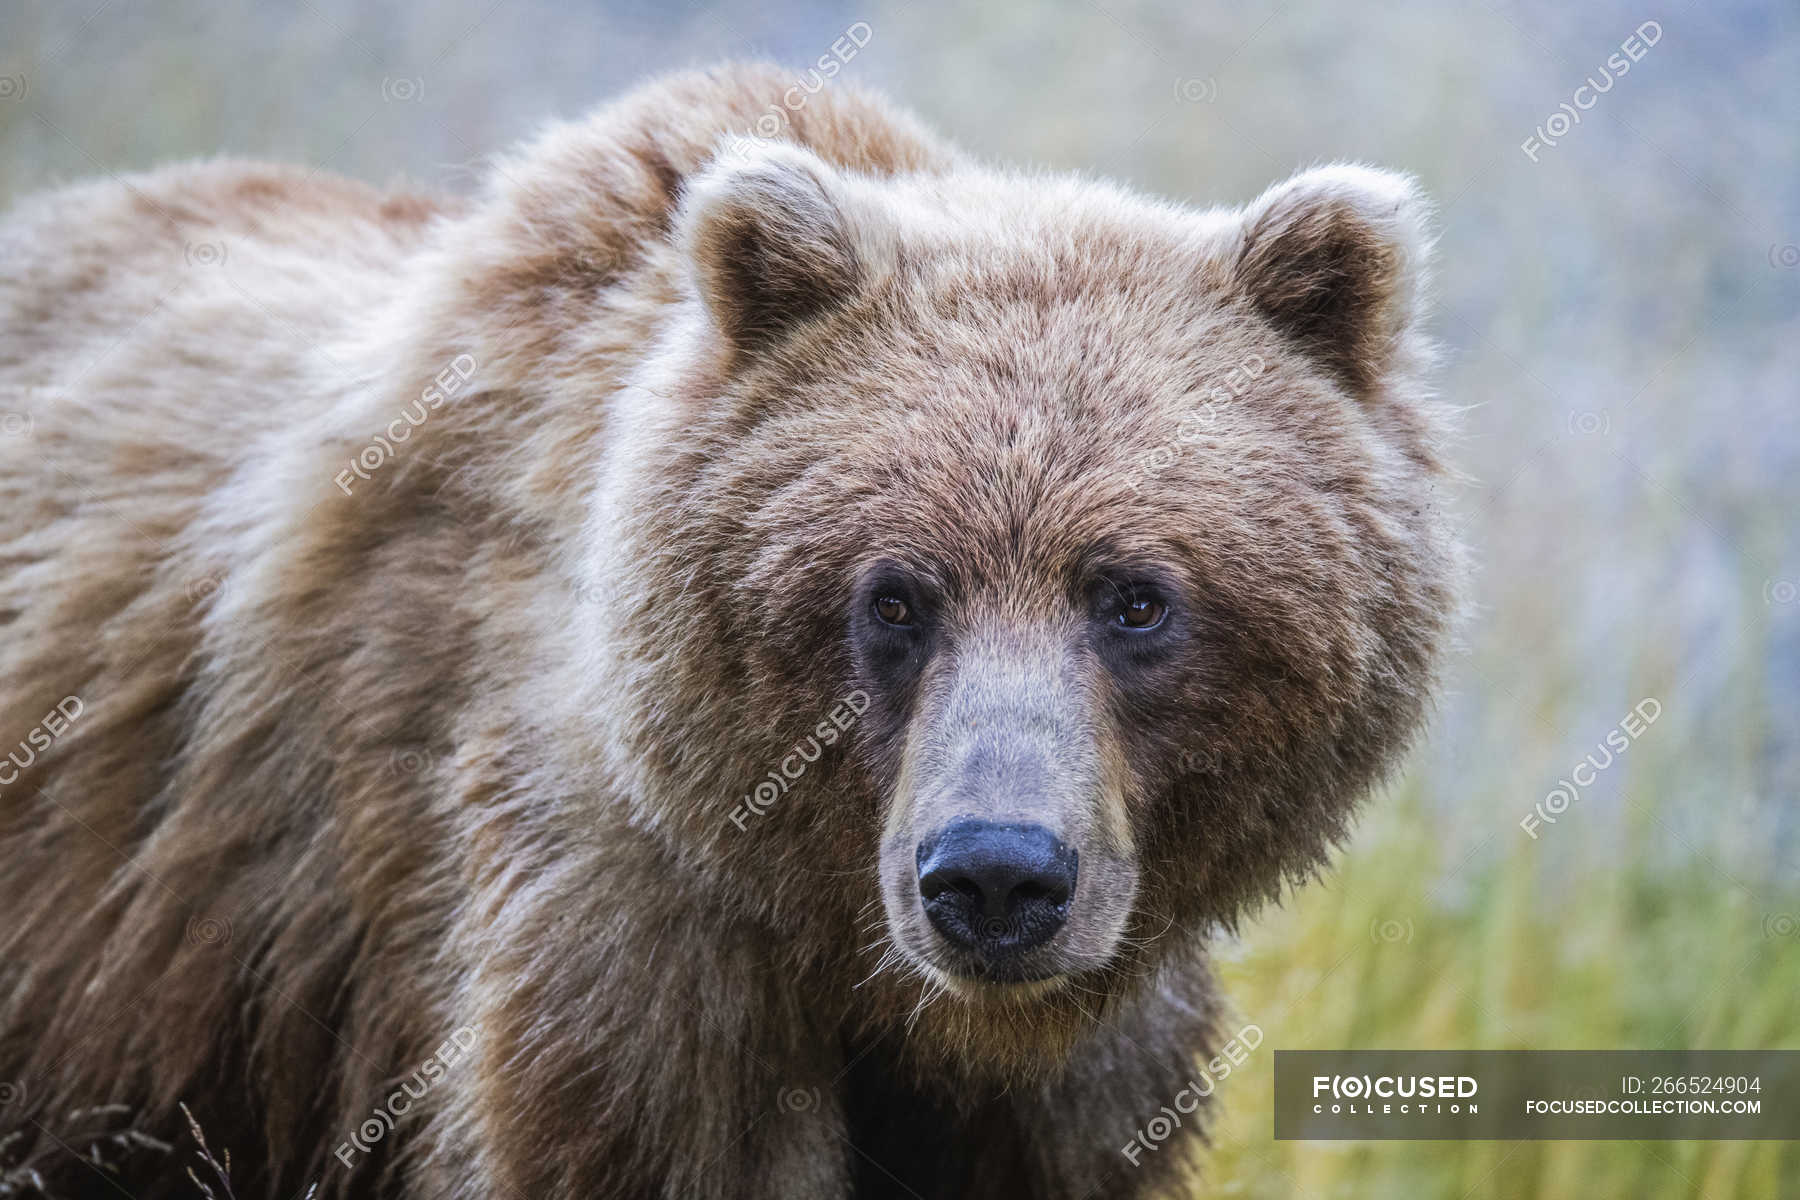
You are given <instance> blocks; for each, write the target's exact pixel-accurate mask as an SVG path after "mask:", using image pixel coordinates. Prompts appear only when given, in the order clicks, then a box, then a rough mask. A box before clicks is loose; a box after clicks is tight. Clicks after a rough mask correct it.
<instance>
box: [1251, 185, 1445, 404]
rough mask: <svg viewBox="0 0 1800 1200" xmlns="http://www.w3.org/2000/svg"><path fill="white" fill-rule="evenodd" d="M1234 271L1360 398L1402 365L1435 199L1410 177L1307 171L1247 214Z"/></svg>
mask: <svg viewBox="0 0 1800 1200" xmlns="http://www.w3.org/2000/svg"><path fill="white" fill-rule="evenodd" d="M1242 221H1243V230H1242V241H1241V243H1240V245H1239V247H1238V251H1237V257H1236V261H1235V263H1234V265H1233V269H1232V275H1233V280H1234V283H1235V285H1236V286H1238V287H1240V288H1242V289H1243V291H1244V292H1245V293H1246V294H1247V295H1248V296H1249V298H1250V300H1251V301H1252V303H1254V304H1255V306H1256V308H1257V309H1258V310H1259V311H1260V312H1261V313H1262V314H1263V316H1264V317H1266V318H1267V319H1268V321H1269V322H1270V324H1272V325H1273V326H1274V327H1275V328H1276V329H1277V330H1278V331H1280V332H1281V333H1282V334H1284V335H1285V336H1287V337H1288V338H1289V339H1290V340H1291V341H1292V342H1293V343H1294V344H1295V345H1296V346H1297V347H1298V348H1299V349H1300V350H1301V351H1302V352H1303V353H1305V354H1307V355H1309V356H1310V357H1311V358H1312V359H1313V360H1314V361H1315V362H1317V363H1319V364H1320V365H1321V366H1323V367H1324V368H1325V369H1326V370H1327V371H1329V372H1330V373H1331V374H1332V375H1334V376H1336V377H1337V378H1338V379H1339V380H1340V381H1341V382H1342V383H1344V384H1345V385H1346V386H1347V387H1349V388H1350V389H1351V390H1352V391H1353V392H1356V393H1357V394H1359V395H1366V394H1368V393H1369V392H1370V390H1371V389H1373V388H1374V387H1375V386H1376V385H1377V384H1378V383H1379V382H1380V380H1381V379H1382V377H1383V376H1384V375H1385V374H1386V373H1387V371H1388V370H1389V368H1390V367H1391V366H1392V365H1393V364H1394V361H1395V355H1396V353H1397V352H1398V351H1399V349H1400V348H1401V345H1402V343H1403V340H1404V338H1405V337H1406V335H1407V334H1408V333H1409V332H1410V331H1411V328H1412V326H1413V323H1414V321H1415V319H1416V317H1417V308H1418V304H1419V293H1420V290H1421V288H1422V284H1423V275H1424V271H1425V261H1426V257H1427V254H1428V252H1429V248H1430V243H1429V238H1428V235H1427V232H1426V228H1427V224H1428V206H1427V204H1426V202H1425V199H1424V197H1423V195H1422V194H1421V193H1420V191H1419V188H1418V185H1417V184H1416V183H1414V182H1413V180H1412V179H1411V178H1409V177H1407V176H1405V175H1399V174H1395V173H1393V172H1390V171H1378V170H1375V169H1373V168H1370V167H1359V166H1348V165H1340V166H1330V167H1317V168H1314V169H1312V170H1310V171H1303V172H1301V173H1300V174H1298V175H1296V176H1294V177H1293V178H1292V179H1290V180H1288V181H1287V182H1286V183H1281V184H1277V185H1276V186H1274V187H1272V188H1270V189H1269V190H1268V191H1266V192H1264V193H1263V194H1262V195H1261V196H1260V197H1258V198H1257V199H1256V200H1255V201H1254V202H1253V203H1251V204H1250V205H1248V206H1247V207H1246V208H1245V209H1244V210H1243V213H1242Z"/></svg>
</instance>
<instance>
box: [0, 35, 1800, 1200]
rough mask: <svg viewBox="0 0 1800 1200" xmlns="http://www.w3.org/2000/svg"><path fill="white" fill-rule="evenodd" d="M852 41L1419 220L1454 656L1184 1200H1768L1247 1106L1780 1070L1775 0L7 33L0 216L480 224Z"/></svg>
mask: <svg viewBox="0 0 1800 1200" xmlns="http://www.w3.org/2000/svg"><path fill="white" fill-rule="evenodd" d="M857 22H863V23H865V24H866V26H867V31H866V38H865V37H864V35H862V34H861V33H859V38H863V40H866V45H864V46H863V48H862V49H861V50H860V52H858V53H857V55H856V57H855V58H854V59H853V60H852V61H851V62H849V63H848V64H847V65H845V66H844V68H843V70H842V72H841V74H840V76H839V79H840V80H854V81H855V82H857V83H862V84H870V85H874V86H877V87H880V88H883V89H885V90H887V91H889V92H890V93H892V94H893V95H894V96H895V97H896V98H898V99H900V100H902V101H904V102H905V103H907V104H909V105H911V106H912V107H914V108H915V109H916V110H917V111H919V112H920V113H921V114H922V115H923V116H924V117H926V118H927V119H928V120H929V121H930V122H931V123H933V124H935V125H936V126H938V127H939V128H940V129H942V130H943V131H944V132H946V133H948V134H949V135H950V136H951V137H953V138H955V139H957V140H959V141H960V142H962V143H963V144H964V145H965V146H967V147H968V148H970V149H972V150H974V151H976V152H978V153H981V154H983V155H986V156H990V157H994V158H1002V159H1007V160H1011V161H1015V162H1020V163H1030V164H1042V165H1048V166H1053V167H1059V168H1067V169H1073V170H1080V171H1085V172H1090V173H1094V174H1101V175H1107V176H1112V177H1116V178H1118V179H1121V180H1124V181H1126V182H1129V183H1131V184H1133V185H1136V186H1137V187H1140V188H1142V189H1145V190H1147V191H1151V192H1155V193H1159V194H1162V195H1165V196H1169V197H1173V198H1177V199H1180V200H1183V201H1188V202H1192V203H1196V204H1215V203H1216V204H1235V203H1240V202H1242V201H1245V200H1247V199H1249V198H1250V197H1252V196H1254V195H1255V194H1256V193H1257V192H1259V191H1260V190H1261V189H1262V188H1264V187H1265V186H1266V185H1268V184H1269V183H1271V182H1274V181H1276V180H1278V179H1281V178H1283V177H1285V176H1286V175H1288V174H1289V173H1290V172H1291V171H1293V170H1294V169H1295V168H1297V167H1301V166H1304V165H1307V164H1310V163H1314V162H1319V161H1324V160H1332V159H1358V160H1364V161H1368V162H1373V163H1377V164H1381V165H1385V166H1390V167H1396V168H1401V169H1405V170H1409V171H1412V172H1415V173H1416V174H1418V175H1419V176H1420V177H1421V179H1422V180H1423V181H1424V183H1425V185H1426V187H1427V188H1428V190H1429V191H1430V192H1431V193H1432V194H1433V195H1434V196H1435V197H1436V198H1437V202H1438V205H1439V210H1440V216H1439V223H1440V230H1441V240H1440V242H1439V246H1438V283H1437V289H1436V292H1437V297H1438V304H1437V311H1436V313H1435V315H1434V317H1433V323H1434V327H1435V330H1436V333H1437V335H1438V336H1439V338H1440V339H1441V340H1442V342H1443V343H1444V345H1445V348H1446V351H1447V354H1446V363H1445V370H1444V372H1443V374H1442V377H1441V378H1442V387H1443V391H1444V392H1445V394H1446V395H1447V396H1448V397H1449V398H1450V399H1451V400H1452V401H1454V402H1455V403H1456V404H1457V405H1459V406H1462V407H1464V408H1465V409H1466V411H1465V412H1464V414H1463V426H1462V428H1463V434H1464V438H1463V443H1462V446H1461V448H1460V450H1459V452H1458V456H1459V458H1460V461H1461V462H1462V464H1463V465H1464V466H1465V468H1466V470H1467V474H1468V478H1467V480H1466V482H1465V483H1464V485H1463V486H1462V487H1461V489H1460V492H1461V494H1460V496H1459V497H1458V505H1459V511H1460V519H1461V520H1462V521H1463V523H1464V524H1465V526H1466V531H1467V536H1468V538H1469V540H1470V541H1471V543H1472V544H1473V545H1474V546H1475V548H1476V551H1477V563H1476V579H1475V587H1474V594H1475V597H1476V602H1477V603H1476V607H1475V609H1474V612H1473V614H1472V617H1471V620H1470V622H1469V625H1468V629H1467V634H1466V643H1467V645H1466V647H1465V649H1464V651H1463V652H1462V653H1461V654H1460V655H1459V656H1458V657H1457V659H1456V661H1455V663H1454V665H1453V668H1452V674H1451V689H1450V691H1449V694H1448V695H1447V697H1446V699H1445V701H1444V703H1443V705H1442V708H1441V710H1440V712H1439V714H1438V717H1437V720H1436V723H1435V726H1434V729H1433V732H1432V735H1431V736H1430V738H1429V740H1428V741H1427V742H1426V743H1425V744H1424V746H1423V747H1422V748H1421V749H1420V751H1419V752H1418V753H1417V754H1416V755H1415V756H1414V758H1413V761H1412V762H1411V764H1410V766H1409V769H1408V770H1407V772H1406V773H1405V775H1404V776H1403V777H1402V779H1401V780H1399V781H1398V782H1397V783H1396V784H1395V786H1394V787H1392V788H1391V789H1390V790H1389V791H1388V792H1387V793H1385V794H1384V795H1382V796H1380V797H1378V798H1376V799H1375V800H1374V801H1373V802H1371V804H1370V806H1369V807H1368V809H1367V814H1366V816H1365V819H1364V821H1363V824H1362V827H1361V830H1360V832H1359V834H1358V836H1357V838H1356V840H1355V842H1354V843H1353V845H1352V846H1351V847H1350V848H1349V849H1348V850H1347V851H1346V852H1345V853H1344V855H1343V856H1342V858H1341V862H1340V865H1339V868H1338V869H1337V870H1336V871H1335V872H1334V873H1333V874H1332V876H1331V877H1330V878H1328V879H1326V880H1324V881H1322V882H1320V883H1315V884H1313V885H1312V886H1310V887H1308V888H1305V889H1302V890H1301V891H1299V892H1297V893H1295V894H1294V895H1293V896H1292V897H1291V898H1290V899H1289V900H1288V901H1287V902H1286V903H1285V904H1284V905H1283V906H1282V907H1280V908H1279V909H1273V910H1270V911H1269V912H1267V913H1265V914H1264V915H1263V916H1262V918H1261V919H1259V920H1258V921H1257V922H1256V923H1255V924H1254V925H1252V926H1250V927H1248V928H1246V929H1245V930H1244V931H1243V934H1242V936H1241V938H1240V939H1237V940H1227V941H1224V942H1223V943H1222V944H1221V949H1220V954H1221V957H1222V958H1223V959H1224V963H1223V966H1224V974H1225V976H1226V983H1227V985H1228V988H1229V990H1230V993H1231V997H1232V1001H1233V1003H1234V1005H1235V1007H1236V1009H1237V1011H1238V1013H1239V1014H1240V1023H1241V1022H1252V1023H1255V1024H1256V1025H1258V1026H1259V1027H1260V1028H1261V1029H1262V1030H1263V1032H1264V1042H1263V1046H1262V1048H1261V1049H1259V1050H1258V1051H1256V1052H1255V1053H1254V1054H1253V1055H1252V1057H1251V1058H1250V1060H1249V1062H1248V1063H1247V1064H1246V1065H1245V1067H1244V1068H1243V1069H1241V1070H1239V1071H1237V1072H1235V1073H1234V1074H1233V1075H1232V1077H1231V1078H1230V1079H1229V1080H1227V1081H1226V1082H1225V1083H1224V1084H1223V1085H1222V1088H1221V1093H1222V1096H1223V1100H1224V1115H1223V1117H1222V1119H1221V1121H1220V1123H1219V1126H1218V1128H1217V1131H1216V1135H1215V1141H1216V1146H1215V1149H1214V1152H1213V1153H1212V1154H1211V1155H1210V1158H1209V1162H1208V1165H1207V1169H1206V1176H1205V1179H1204V1182H1203V1183H1201V1184H1197V1185H1196V1189H1195V1194H1197V1195H1198V1194H1208V1195H1211V1194H1223V1195H1245V1196H1258V1197H1260V1196H1289V1195H1292V1196H1301V1197H1320V1198H1323V1197H1371V1198H1373V1197H1380V1198H1383V1200H1386V1198H1388V1197H1395V1196H1402V1197H1412V1196H1424V1197H1439V1196H1444V1197H1529V1196H1554V1197H1561V1196H1583V1197H1590V1196H1591V1197H1690V1196H1707V1197H1741V1196H1742V1197H1773V1196H1777V1195H1797V1194H1800V1147H1796V1146H1794V1145H1791V1144H1783V1143H1771V1142H1764V1143H1753V1142H1714V1143H1671V1142H1664V1143H1651V1142H1639V1143H1629V1142H1625V1143H1600V1142H1537V1143H1446V1142H1389V1143H1292V1142H1281V1143H1277V1142H1275V1141H1274V1140H1273V1139H1272V1127H1271V1120H1270V1109H1269V1090H1270V1076H1271V1072H1272V1068H1273V1056H1272V1054H1271V1053H1270V1051H1271V1050H1272V1049H1274V1048H1277V1047H1279V1048H1289V1049H1301V1048H1322V1049H1324V1048H1359V1047H1366V1048H1450V1047H1494V1048H1507V1047H1517V1048H1526V1047H1529V1048H1543V1049H1553V1048H1566V1049H1579V1048H1707V1049H1713V1048H1718V1049H1729V1048H1742V1049H1757V1048H1775V1047H1782V1048H1800V811H1797V807H1796V792H1797V791H1800V727H1797V724H1796V720H1795V712H1796V706H1797V705H1800V539H1797V537H1796V531H1795V526H1794V516H1795V514H1796V512H1800V404H1797V400H1800V62H1797V59H1796V56H1797V54H1800V6H1796V5H1795V4H1793V3H1792V2H1791V0H1790V2H1788V3H1784V4H1770V5H1754V4H1749V3H1743V2H1739V0H1728V2H1724V3H1710V4H1698V3H1687V4H1677V3H1665V4H1664V5H1663V6H1662V7H1660V8H1645V7H1636V6H1630V7H1623V6H1618V5H1615V4H1611V3H1604V2H1602V3H1590V4H1583V5H1578V6H1566V5H1558V4H1551V3H1533V4H1492V5H1489V4H1481V3H1428V2H1426V0H1389V2H1388V3H1383V4H1380V5H1367V6H1346V5H1341V4H1333V3H1329V2H1327V0H1290V2H1288V3H1279V4H1273V5H1260V4H1244V3H1234V4H1221V3H1193V2H1191V0H1154V2H1151V3H1131V2H1128V0H1100V2H1096V3H1073V4H1068V5H1062V6H1059V5H1024V4H1019V3H1016V2H1013V0H1001V2H998V3H992V4H987V5H981V6H969V7H967V8H963V7H954V6H950V5H946V4H942V3H939V2H938V0H902V2H900V3H897V4H884V3H866V4H855V5H850V6H841V5H836V4H826V3H811V2H808V0H765V2H763V3H759V4H755V5H750V4H743V5H725V6H715V5H710V4H705V3H698V4H687V3H680V2H669V0H659V2H657V3H649V2H636V0H634V2H631V3H607V4H585V3H570V2H568V0H558V2H551V0H440V2H439V3H434V4H431V5H423V4H421V5H414V6H409V7H404V8H403V7H400V6H386V5H368V4H362V3H355V2H353V0H301V3H298V4H294V5H276V4H267V5H261V6H252V5H227V6H221V5H216V4H213V3H209V2H207V0H157V2H150V0H144V2H133V3H126V2H124V0H81V2H80V3H77V4H68V3H50V2H42V3H39V2H37V0H0V200H4V201H5V202H8V203H10V201H11V200H13V199H14V198H16V197H18V196H19V195H21V194H23V193H25V192H27V191H32V190H36V189H40V188H44V187H48V186H51V185H53V184H56V183H58V182H62V181H67V180H71V179H76V178H80V177H84V176H90V175H95V174H101V173H107V172H125V171H129V170H135V169H140V168H144V167H149V166H151V165H153V164H156V163H160V162H163V161H166V160H169V159H176V158H187V157H193V156H200V155H213V154H222V153H223V154H235V155H247V156H255V157H263V158H275V159H285V160H293V161H298V162H302V163H306V164H310V165H320V166H324V167H327V168H330V169H334V170H336V171H339V172H343V173H345V174H348V175H353V176H357V177H360V178H362V179H366V180H369V181H372V182H376V183H383V182H396V181H399V180H401V179H406V180H409V181H411V182H414V183H416V184H422V185H427V186H434V187H437V188H441V189H448V190H467V189H469V188H471V187H472V186H473V183H474V180H475V179H476V178H477V176H478V173H479V171H480V169H481V162H482V160H483V158H484V156H486V155H488V154H490V153H492V152H494V151H497V150H500V149H502V148H504V147H506V146H507V145H508V144H509V143H511V142H513V141H515V140H517V139H519V138H521V137H523V136H525V135H527V134H529V133H530V132H531V131H532V130H533V129H534V128H536V127H537V126H538V125H539V124H540V123H541V122H543V121H545V120H547V119H550V118H553V117H557V116H568V115H574V114H578V113H580V112H581V111H583V110H584V109H586V108H587V107H589V106H591V105H593V104H594V103H596V102H597V101H600V100H603V99H605V98H607V97H609V96H612V95H613V94H615V93H617V92H619V91H620V90H622V89H625V88H627V87H630V86H631V85H632V84H634V83H636V82H637V81H639V80H641V79H643V78H644V77H645V76H647V75H649V74H651V73H653V72H657V71H662V70H665V69H669V68H674V67H681V66H689V65H697V64H704V63H707V62H709V61H712V60H715V59H719V58H723V57H731V56H740V57H742V56H766V57H770V58H773V59H776V60H777V61H780V62H783V63H788V64H791V65H792V66H793V67H794V69H795V74H796V80H797V81H801V80H804V81H808V82H809V83H810V81H811V80H812V79H813V78H814V77H813V76H810V75H808V74H806V73H805V70H804V69H805V68H806V67H807V66H808V65H809V64H814V63H816V62H817V60H818V58H819V56H820V55H822V54H825V53H827V52H828V51H829V50H830V47H831V45H832V43H833V42H834V41H837V40H838V39H840V38H841V37H842V36H843V34H844V33H845V31H846V30H847V29H848V28H850V27H851V26H852V25H854V24H855V23H857ZM1647 22H1648V23H1649V24H1646V23H1647ZM1627 43H1630V45H1629V47H1627V49H1626V50H1625V51H1624V52H1623V53H1622V49H1621V48H1622V47H1626V46H1627ZM1612 56H1620V57H1616V58H1614V59H1613V61H1614V62H1615V63H1617V62H1618V61H1620V58H1622V59H1623V61H1624V62H1625V63H1626V64H1627V66H1628V69H1627V70H1626V71H1625V72H1624V73H1623V74H1622V75H1621V74H1620V73H1619V72H1618V70H1617V68H1616V66H1614V67H1608V65H1607V64H1608V59H1609V57H1612ZM1590 80H1591V81H1592V83H1593V85H1595V86H1594V90H1593V91H1591V92H1590V91H1588V90H1585V89H1584V90H1582V91H1581V93H1580V97H1579V98H1577V96H1576V93H1577V89H1581V88H1583V85H1584V84H1587V83H1588V82H1589V81H1590ZM825 86H827V87H830V86H834V84H833V83H827V84H826V85H825ZM1602 89H1604V90H1602ZM1589 104H1591V107H1583V105H1589ZM1565 105H1566V106H1567V107H1564V106H1565ZM1577 116H1579V118H1580V119H1579V122H1578V123H1577V122H1576V121H1575V119H1574V118H1575V117H1577ZM0 269H4V267H3V265H0ZM1646 700H1650V701H1653V702H1654V703H1653V705H1645V704H1644V702H1645V701H1646ZM1634 708H1639V709H1640V711H1641V712H1643V713H1649V712H1651V711H1653V710H1654V711H1656V713H1657V715H1656V717H1655V719H1654V721H1653V722H1651V723H1650V724H1649V725H1648V727H1647V728H1644V727H1641V726H1640V725H1639V723H1638V722H1637V721H1636V720H1635V719H1634V720H1633V721H1632V723H1631V724H1632V727H1634V728H1638V729H1640V732H1637V733H1628V734H1627V739H1626V740H1627V741H1628V744H1629V748H1628V749H1627V750H1626V751H1625V752H1624V753H1620V754H1614V753H1611V752H1610V750H1609V749H1608V748H1607V746H1606V739H1607V735H1608V734H1609V733H1614V731H1618V730H1620V729H1621V724H1622V721H1624V719H1625V718H1626V717H1627V714H1628V713H1629V712H1631V710H1633V709H1634ZM1615 736H1616V735H1615ZM1589 757H1591V758H1592V760H1593V762H1595V763H1605V764H1606V765H1605V768H1604V769H1603V770H1598V771H1597V772H1593V773H1591V774H1590V772H1589V771H1587V770H1586V769H1585V768H1584V769H1583V770H1582V771H1581V773H1580V774H1581V778H1582V779H1584V780H1589V782H1587V783H1578V782H1576V780H1575V777H1574V776H1575V771H1574V769H1575V768H1576V766H1577V764H1580V763H1582V762H1583V761H1584V759H1588V758H1589ZM1609 759H1610V761H1608V760H1609ZM1528 827H1529V828H1528ZM1163 1099H1164V1098H1161V1097H1146V1098H1145V1116H1146V1119H1148V1118H1149V1117H1150V1116H1152V1115H1154V1114H1155V1113H1156V1111H1157V1106H1158V1105H1159V1104H1161V1103H1162V1102H1163Z"/></svg>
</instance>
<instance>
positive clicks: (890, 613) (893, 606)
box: [875, 596, 913, 629]
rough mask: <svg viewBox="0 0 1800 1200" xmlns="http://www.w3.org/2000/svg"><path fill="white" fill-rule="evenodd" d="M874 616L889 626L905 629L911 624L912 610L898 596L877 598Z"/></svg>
mask: <svg viewBox="0 0 1800 1200" xmlns="http://www.w3.org/2000/svg"><path fill="white" fill-rule="evenodd" d="M875 615H876V616H878V617H880V618H881V619H882V620H883V621H885V622H886V623H887V624H889V625H898V626H899V627H900V628H902V629H905V628H907V627H908V626H910V625H911V624H912V623H913V614H912V608H911V607H909V606H908V605H907V603H906V601H904V600H902V599H900V597H898V596H877V597H876V598H875Z"/></svg>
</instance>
